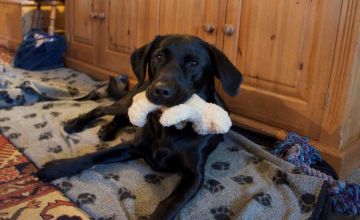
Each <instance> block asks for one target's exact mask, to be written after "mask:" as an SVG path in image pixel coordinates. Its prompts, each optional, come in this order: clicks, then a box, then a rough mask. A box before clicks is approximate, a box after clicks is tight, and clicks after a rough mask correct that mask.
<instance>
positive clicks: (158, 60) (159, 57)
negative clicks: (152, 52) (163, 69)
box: [154, 54, 165, 64]
mask: <svg viewBox="0 0 360 220" xmlns="http://www.w3.org/2000/svg"><path fill="white" fill-rule="evenodd" d="M154 61H155V63H157V64H160V63H163V62H164V61H165V57H164V55H162V54H158V55H156V56H155V57H154Z"/></svg>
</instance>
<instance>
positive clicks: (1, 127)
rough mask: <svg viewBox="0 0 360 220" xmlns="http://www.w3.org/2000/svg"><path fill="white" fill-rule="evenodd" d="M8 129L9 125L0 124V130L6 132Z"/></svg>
mask: <svg viewBox="0 0 360 220" xmlns="http://www.w3.org/2000/svg"><path fill="white" fill-rule="evenodd" d="M8 130H10V127H9V126H0V132H7V131H8Z"/></svg>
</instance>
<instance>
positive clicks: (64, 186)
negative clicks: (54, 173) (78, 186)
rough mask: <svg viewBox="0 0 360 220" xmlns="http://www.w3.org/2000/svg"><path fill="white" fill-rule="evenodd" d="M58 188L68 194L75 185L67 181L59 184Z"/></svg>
mask: <svg viewBox="0 0 360 220" xmlns="http://www.w3.org/2000/svg"><path fill="white" fill-rule="evenodd" d="M56 186H57V187H58V188H59V189H61V191H63V192H65V193H66V192H68V191H69V190H71V189H72V187H73V185H72V184H71V183H69V182H66V181H62V182H60V183H57V184H56Z"/></svg>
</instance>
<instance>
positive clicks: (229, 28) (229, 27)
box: [223, 24, 234, 36]
mask: <svg viewBox="0 0 360 220" xmlns="http://www.w3.org/2000/svg"><path fill="white" fill-rule="evenodd" d="M223 32H224V34H226V35H228V36H231V35H232V34H233V33H234V27H233V26H232V25H231V24H224V26H223Z"/></svg>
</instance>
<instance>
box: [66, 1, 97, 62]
mask: <svg viewBox="0 0 360 220" xmlns="http://www.w3.org/2000/svg"><path fill="white" fill-rule="evenodd" d="M96 1H97V0H70V1H66V3H65V4H66V13H67V14H68V15H67V16H66V24H67V27H66V31H67V36H68V39H67V40H68V51H67V53H68V57H70V58H73V59H76V60H80V61H82V62H86V63H89V64H96V60H95V48H96V33H95V26H96V20H95V19H94V18H92V15H93V13H94V12H96V11H97V6H96V4H95V2H96Z"/></svg>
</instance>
